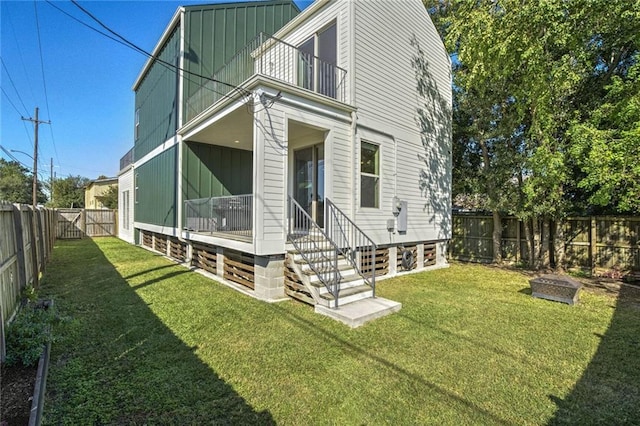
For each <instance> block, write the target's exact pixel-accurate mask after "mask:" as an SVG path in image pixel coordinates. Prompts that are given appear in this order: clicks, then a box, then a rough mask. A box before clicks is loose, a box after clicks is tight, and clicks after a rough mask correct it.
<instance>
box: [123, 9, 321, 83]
mask: <svg viewBox="0 0 640 426" xmlns="http://www.w3.org/2000/svg"><path fill="white" fill-rule="evenodd" d="M326 1H328V0H321V1H320V2H319V3H326ZM281 2H282V3H290V4H291V5H293V7H294V8H295V9H296V10H297V11H298V12H299V13H298V15H296V16H295V17H294V18H293V20H295V19H296V18H297V17H298V16H300V15H304V14H305V13H304V12H306V11H307V10H308V9H312V8H313V9H314V10H315V9H317V7H316V3H315V2H314V3H312V4H311V5H310V6H309V7H307V8H306V9H305V10H304V11H303V12H302V13H300V8H299V7H298V5H296V3H295V2H294V1H293V0H281ZM252 3H258V4H259V3H260V0H249V1H245V2H238V3H229V2H226V3H212V4H200V5H191V6H180V7H178V9H176V11H175V13H174V14H173V17H172V18H171V21H169V25H167V28H166V29H165V30H164V32H163V33H162V37H160V40H158V43H157V44H156V47H155V48H154V49H153V52H151V55H152V57H150V58H147V61H146V62H145V63H144V66H143V67H142V70H141V71H140V73H139V74H138V77H137V78H136V81H135V82H134V83H133V86H132V87H131V90H133V91H134V92H135V91H136V90H138V87H139V86H140V83H142V80H144V78H145V76H146V75H147V72H149V68H151V65H153V63H154V61H155V59H156V58H157V57H158V55H159V54H160V51H161V50H162V48H163V47H164V45H165V43H166V42H167V41H168V40H169V37H170V36H171V34H172V33H173V30H174V29H175V28H176V27H177V26H178V24H179V23H180V18H181V16H182V14H183V12H185V11H186V10H187V9H197V8H199V7H203V6H214V7H215V6H218V7H220V6H228V5H230V4H233V5H238V4H240V5H247V4H252ZM287 25H288V24H287ZM287 25H285V26H287ZM181 44H182V42H181ZM180 49H182V45H181V46H180Z"/></svg>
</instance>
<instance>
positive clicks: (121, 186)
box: [118, 167, 135, 244]
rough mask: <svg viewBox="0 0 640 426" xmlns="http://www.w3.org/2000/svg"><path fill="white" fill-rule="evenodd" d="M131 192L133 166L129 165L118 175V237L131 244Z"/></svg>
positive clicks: (132, 235) (132, 188) (132, 234)
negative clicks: (129, 166)
mask: <svg viewBox="0 0 640 426" xmlns="http://www.w3.org/2000/svg"><path fill="white" fill-rule="evenodd" d="M133 193H134V187H133V167H131V168H129V169H128V170H127V171H126V172H124V173H122V174H121V175H119V176H118V237H120V238H121V239H123V240H125V241H127V242H129V243H132V244H133V242H134V240H133V238H134V233H133V206H134V204H135V203H134V201H133ZM127 198H128V203H127V201H126V199H127ZM127 207H128V208H127Z"/></svg>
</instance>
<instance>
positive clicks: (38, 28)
mask: <svg viewBox="0 0 640 426" xmlns="http://www.w3.org/2000/svg"><path fill="white" fill-rule="evenodd" d="M33 9H34V10H35V15H36V29H37V33H38V51H39V52H40V69H41V70H42V85H43V86H44V101H45V105H46V107H47V119H48V121H49V123H47V124H51V110H50V108H49V95H48V93H47V80H46V79H45V74H44V59H43V55H42V41H41V40H40V20H39V19H38V2H37V1H36V0H33ZM49 132H50V133H51V144H52V145H53V151H54V152H55V154H56V159H57V160H58V164H60V158H58V148H56V140H55V138H54V137H53V126H49ZM36 145H37V142H36Z"/></svg>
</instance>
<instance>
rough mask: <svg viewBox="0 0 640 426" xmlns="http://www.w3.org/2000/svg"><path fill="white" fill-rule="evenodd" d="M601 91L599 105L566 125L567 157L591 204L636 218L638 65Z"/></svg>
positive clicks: (639, 206) (639, 189)
mask: <svg viewBox="0 0 640 426" xmlns="http://www.w3.org/2000/svg"><path fill="white" fill-rule="evenodd" d="M606 89H607V93H606V95H605V97H604V102H603V103H602V104H601V105H600V106H599V107H598V108H596V109H595V110H594V111H593V112H592V113H591V114H590V115H589V117H588V119H587V120H586V121H585V122H578V121H574V123H573V125H572V127H571V132H570V135H571V140H572V142H573V145H572V147H571V153H572V155H573V156H574V158H575V159H576V164H577V165H578V166H579V167H580V170H581V171H582V172H583V173H584V175H583V177H582V179H580V180H579V182H578V187H579V188H581V189H586V190H587V191H588V192H589V194H590V195H589V199H588V201H589V202H590V203H591V204H592V205H594V206H598V207H604V208H606V207H609V208H611V209H612V210H613V211H615V212H616V213H622V214H640V162H639V161H638V159H640V63H638V62H636V64H635V65H634V66H633V67H632V68H631V69H630V70H629V72H628V73H627V76H626V78H622V77H620V76H614V77H613V81H612V84H611V85H609V86H608V87H607V88H606Z"/></svg>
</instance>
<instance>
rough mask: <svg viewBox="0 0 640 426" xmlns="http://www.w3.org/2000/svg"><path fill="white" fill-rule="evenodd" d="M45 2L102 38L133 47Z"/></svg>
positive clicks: (49, 2)
mask: <svg viewBox="0 0 640 426" xmlns="http://www.w3.org/2000/svg"><path fill="white" fill-rule="evenodd" d="M45 1H46V2H47V3H48V4H49V5H50V6H51V7H53V8H54V9H57V10H58V11H59V12H61V13H63V14H65V15H67V16H68V17H69V18H71V19H73V20H74V21H76V22H77V23H79V24H80V25H83V26H85V27H87V28H89V29H90V30H93V31H95V32H97V33H98V34H101V35H102V36H104V37H106V38H108V39H111V40H113V41H115V42H116V43H119V44H121V45H123V46H125V47H128V48H131V46H129V45H128V44H126V43H125V42H123V41H121V40H118V39H117V38H115V37H112V36H110V35H109V34H107V33H105V32H103V31H100V30H99V29H97V28H94V27H92V26H91V25H89V24H87V23H86V22H84V21H81V20H80V19H78V18H76V17H75V16H73V15H72V14H70V13H69V12H67V11H65V10H64V9H61V8H59V7H58V6H56V5H55V3H53V2H51V1H49V0H45ZM141 53H142V52H141Z"/></svg>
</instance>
